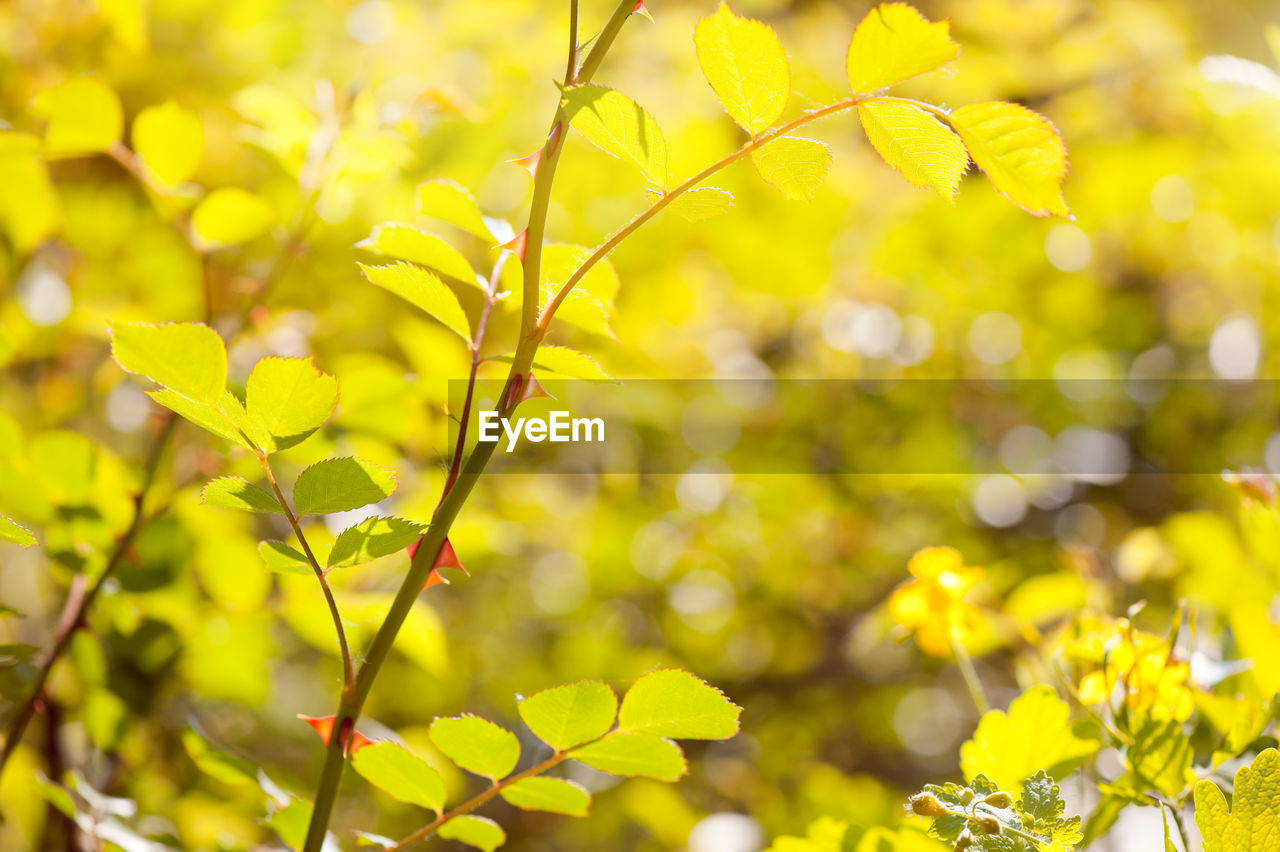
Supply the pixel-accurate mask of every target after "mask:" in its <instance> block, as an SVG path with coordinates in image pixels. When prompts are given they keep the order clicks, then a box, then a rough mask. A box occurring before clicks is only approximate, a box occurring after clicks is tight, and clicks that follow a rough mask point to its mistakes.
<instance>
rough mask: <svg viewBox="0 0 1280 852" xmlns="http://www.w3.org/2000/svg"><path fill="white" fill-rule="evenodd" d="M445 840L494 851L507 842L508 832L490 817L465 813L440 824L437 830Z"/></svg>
mask: <svg viewBox="0 0 1280 852" xmlns="http://www.w3.org/2000/svg"><path fill="white" fill-rule="evenodd" d="M436 834H438V835H439V836H440V837H441V838H442V839H444V840H456V841H458V842H459V843H465V844H467V845H468V846H474V847H475V848H477V849H481V850H483V851H484V852H493V850H495V849H497V848H498V847H499V846H501V845H502V844H504V843H506V842H507V833H506V832H505V831H503V830H502V826H500V825H498V824H497V823H496V822H494V821H493V820H491V819H489V818H488V817H481V816H473V815H472V814H463V815H462V816H458V817H454V818H453V819H451V820H449V821H448V822H446V823H445V824H444V825H442V826H440V830H439V831H437V832H436Z"/></svg>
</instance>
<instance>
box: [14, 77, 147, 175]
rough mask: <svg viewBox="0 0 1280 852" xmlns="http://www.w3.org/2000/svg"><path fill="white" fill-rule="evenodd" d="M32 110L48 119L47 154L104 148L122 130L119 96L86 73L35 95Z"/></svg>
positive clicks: (113, 140)
mask: <svg viewBox="0 0 1280 852" xmlns="http://www.w3.org/2000/svg"><path fill="white" fill-rule="evenodd" d="M32 112H33V113H35V115H37V116H39V117H40V118H44V119H46V120H48V122H49V127H48V129H47V130H46V131H45V137H44V150H45V153H46V154H48V155H49V156H54V157H57V156H79V155H81V154H94V153H97V152H99V151H105V150H107V149H108V148H110V147H111V146H112V144H113V143H115V142H118V141H119V140H120V136H121V135H122V134H123V133H124V111H123V110H122V109H121V107H120V98H119V97H117V96H116V93H115V92H114V91H112V89H111V87H110V86H108V85H107V84H105V83H103V82H101V81H99V80H94V79H92V78H89V77H82V78H80V79H78V80H70V81H68V82H66V83H63V84H62V85H61V86H58V87H57V88H54V89H47V90H45V91H43V92H41V93H40V94H38V95H36V100H35V104H34V105H33V107H32Z"/></svg>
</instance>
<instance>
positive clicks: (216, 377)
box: [111, 323, 227, 405]
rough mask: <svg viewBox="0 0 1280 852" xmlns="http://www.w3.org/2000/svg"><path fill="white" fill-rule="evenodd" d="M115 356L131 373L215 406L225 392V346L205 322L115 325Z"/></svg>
mask: <svg viewBox="0 0 1280 852" xmlns="http://www.w3.org/2000/svg"><path fill="white" fill-rule="evenodd" d="M111 354H112V356H113V357H114V358H115V359H116V363H117V364H119V365H120V366H121V367H123V368H124V369H125V370H127V371H128V372H130V373H136V374H137V375H140V376H146V377H147V378H148V379H151V380H152V381H153V382H155V383H156V384H158V385H162V386H164V387H166V388H169V389H170V390H172V391H174V392H175V393H179V394H182V395H183V396H185V397H187V398H188V399H193V400H195V401H197V402H205V403H210V404H213V405H216V404H217V403H218V402H219V401H220V399H221V397H222V395H223V394H224V393H225V392H226V385H227V350H226V346H225V345H224V344H223V342H222V338H221V337H219V336H218V332H216V331H214V330H213V329H211V328H209V327H208V326H207V325H202V324H200V323H166V324H164V325H151V324H149V323H115V324H114V325H112V326H111Z"/></svg>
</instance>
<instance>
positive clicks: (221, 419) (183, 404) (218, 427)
mask: <svg viewBox="0 0 1280 852" xmlns="http://www.w3.org/2000/svg"><path fill="white" fill-rule="evenodd" d="M147 396H149V397H151V398H152V399H154V400H155V401H156V402H158V403H160V404H161V405H163V406H164V407H165V408H167V409H169V410H170V411H173V412H175V413H176V414H178V415H180V416H182V417H185V418H186V419H187V420H190V421H191V422H192V423H194V424H196V425H197V426H199V427H200V428H202V429H208V430H209V431H210V432H212V433H214V434H215V435H220V436H222V437H223V438H226V439H227V440H229V441H234V442H235V443H237V444H239V445H240V446H242V447H244V448H245V449H249V450H252V449H253V448H254V444H253V442H252V441H251V440H250V439H249V438H248V437H246V434H245V430H247V429H248V422H247V421H248V418H247V417H246V415H245V413H244V406H243V405H241V404H240V400H238V399H236V397H235V395H234V394H233V393H231V392H230V391H223V392H222V396H221V398H220V399H219V400H218V402H217V404H211V403H205V402H196V401H195V400H193V399H190V398H188V397H185V396H183V395H182V394H180V393H176V392H174V391H172V390H169V389H168V388H165V389H163V390H158V391H147Z"/></svg>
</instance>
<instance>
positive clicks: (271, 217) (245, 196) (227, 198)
mask: <svg viewBox="0 0 1280 852" xmlns="http://www.w3.org/2000/svg"><path fill="white" fill-rule="evenodd" d="M275 222H276V211H275V209H274V208H273V207H272V206H271V205H270V204H269V203H267V201H266V199H264V198H262V197H261V196H258V195H254V194H253V193H252V192H249V191H247V190H243V189H240V188H239V187H236V186H228V187H223V188H221V189H215V190H214V191H213V192H211V193H209V194H208V195H206V196H205V197H204V198H202V199H201V200H200V203H199V204H197V205H196V209H195V210H193V211H192V213H191V231H192V233H193V234H194V236H195V239H196V242H197V243H198V244H199V245H200V246H202V247H203V248H205V249H206V250H209V249H217V248H222V247H223V246H230V245H236V244H237V243H247V242H249V241H250V240H253V239H256V238H258V237H260V236H262V235H263V234H265V233H266V232H267V231H268V230H270V228H271V226H272V225H274V224H275Z"/></svg>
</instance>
